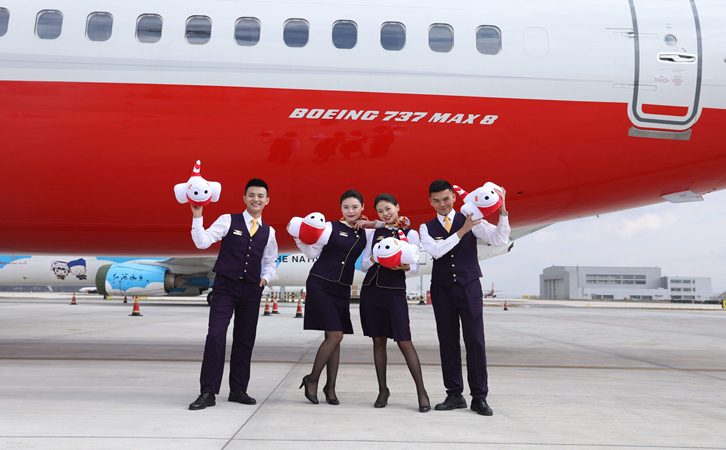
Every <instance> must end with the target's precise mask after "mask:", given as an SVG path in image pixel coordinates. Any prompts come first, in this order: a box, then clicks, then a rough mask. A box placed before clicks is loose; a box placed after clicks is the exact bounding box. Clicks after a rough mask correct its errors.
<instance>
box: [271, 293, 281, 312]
mask: <svg viewBox="0 0 726 450" xmlns="http://www.w3.org/2000/svg"><path fill="white" fill-rule="evenodd" d="M272 314H280V311H279V310H278V309H277V297H274V299H273V301H272Z"/></svg>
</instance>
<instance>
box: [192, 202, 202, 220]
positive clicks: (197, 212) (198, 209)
mask: <svg viewBox="0 0 726 450" xmlns="http://www.w3.org/2000/svg"><path fill="white" fill-rule="evenodd" d="M202 208H204V207H203V206H194V205H192V216H193V217H194V218H195V219H198V218H200V217H202Z"/></svg>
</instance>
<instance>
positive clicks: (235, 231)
mask: <svg viewBox="0 0 726 450" xmlns="http://www.w3.org/2000/svg"><path fill="white" fill-rule="evenodd" d="M233 234H236V235H237V236H242V232H241V231H240V230H234V233H233Z"/></svg>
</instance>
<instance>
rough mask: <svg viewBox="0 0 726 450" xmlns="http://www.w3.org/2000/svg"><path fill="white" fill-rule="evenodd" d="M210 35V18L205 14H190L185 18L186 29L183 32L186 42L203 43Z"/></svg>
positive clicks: (207, 40)
mask: <svg viewBox="0 0 726 450" xmlns="http://www.w3.org/2000/svg"><path fill="white" fill-rule="evenodd" d="M210 37H212V19H210V18H209V17H207V16H192V17H190V18H189V19H187V31H186V33H185V34H184V38H186V40H187V42H189V43H190V44H194V45H204V44H206V43H207V42H209V38H210Z"/></svg>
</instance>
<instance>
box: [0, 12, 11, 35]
mask: <svg viewBox="0 0 726 450" xmlns="http://www.w3.org/2000/svg"><path fill="white" fill-rule="evenodd" d="M9 20H10V12H9V11H8V10H7V9H5V8H0V36H5V33H7V32H8V21H9Z"/></svg>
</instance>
